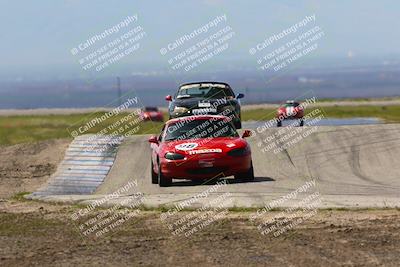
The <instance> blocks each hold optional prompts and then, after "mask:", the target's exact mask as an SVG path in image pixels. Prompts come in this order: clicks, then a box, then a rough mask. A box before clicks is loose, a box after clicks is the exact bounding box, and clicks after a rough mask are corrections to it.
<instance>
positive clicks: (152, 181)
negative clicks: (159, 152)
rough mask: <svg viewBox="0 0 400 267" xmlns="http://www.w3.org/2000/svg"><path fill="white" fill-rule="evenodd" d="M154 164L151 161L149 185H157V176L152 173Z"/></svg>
mask: <svg viewBox="0 0 400 267" xmlns="http://www.w3.org/2000/svg"><path fill="white" fill-rule="evenodd" d="M153 167H154V164H153V160H152V161H151V183H152V184H158V175H157V173H155V172H154V168H153Z"/></svg>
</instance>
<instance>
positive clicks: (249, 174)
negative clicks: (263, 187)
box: [235, 162, 254, 181]
mask: <svg viewBox="0 0 400 267" xmlns="http://www.w3.org/2000/svg"><path fill="white" fill-rule="evenodd" d="M235 180H242V181H254V168H253V162H252V163H251V166H250V169H248V171H246V172H243V173H238V174H235Z"/></svg>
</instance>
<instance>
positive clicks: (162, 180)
mask: <svg viewBox="0 0 400 267" xmlns="http://www.w3.org/2000/svg"><path fill="white" fill-rule="evenodd" d="M171 183H172V179H171V178H167V177H165V176H164V175H163V174H162V171H161V163H159V164H158V185H159V186H160V187H166V186H170V185H171Z"/></svg>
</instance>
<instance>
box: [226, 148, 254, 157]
mask: <svg viewBox="0 0 400 267" xmlns="http://www.w3.org/2000/svg"><path fill="white" fill-rule="evenodd" d="M249 152H250V149H249V147H248V146H246V147H242V148H235V149H232V150H231V151H229V152H228V155H229V156H232V157H242V156H246V155H247V154H248V153H249Z"/></svg>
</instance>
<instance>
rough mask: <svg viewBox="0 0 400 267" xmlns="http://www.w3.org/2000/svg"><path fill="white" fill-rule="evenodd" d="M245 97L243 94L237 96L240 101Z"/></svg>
mask: <svg viewBox="0 0 400 267" xmlns="http://www.w3.org/2000/svg"><path fill="white" fill-rule="evenodd" d="M243 97H244V94H242V93H239V94H238V95H237V96H236V98H237V99H240V98H243Z"/></svg>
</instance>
